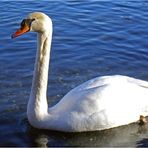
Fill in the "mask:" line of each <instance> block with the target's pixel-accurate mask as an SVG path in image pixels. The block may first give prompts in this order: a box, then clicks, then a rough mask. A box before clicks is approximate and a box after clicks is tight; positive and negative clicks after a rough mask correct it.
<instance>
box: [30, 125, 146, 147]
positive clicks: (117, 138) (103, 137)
mask: <svg viewBox="0 0 148 148" xmlns="http://www.w3.org/2000/svg"><path fill="white" fill-rule="evenodd" d="M147 133H148V125H147V124H146V125H144V126H141V127H139V125H138V124H137V123H133V124H130V125H126V126H122V127H118V128H114V129H109V130H104V131H97V132H85V133H63V132H56V131H45V130H37V129H34V128H32V127H31V128H30V129H29V136H30V137H31V138H32V140H33V143H34V144H33V145H32V146H38V147H50V146H57V147H58V146H83V147H84V146H93V147H95V146H101V147H104V146H107V147H108V146H130V147H131V146H132V147H137V146H140V145H142V140H143V139H147V138H146V137H147V136H148V134H147ZM144 142H145V141H144Z"/></svg>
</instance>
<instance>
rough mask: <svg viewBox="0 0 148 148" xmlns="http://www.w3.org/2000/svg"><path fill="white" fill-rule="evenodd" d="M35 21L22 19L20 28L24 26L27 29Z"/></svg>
mask: <svg viewBox="0 0 148 148" xmlns="http://www.w3.org/2000/svg"><path fill="white" fill-rule="evenodd" d="M33 21H35V19H34V18H33V19H24V20H23V21H22V22H21V27H24V26H25V25H28V26H29V27H30V26H31V23H32V22H33Z"/></svg>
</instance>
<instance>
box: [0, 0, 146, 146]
mask: <svg viewBox="0 0 148 148" xmlns="http://www.w3.org/2000/svg"><path fill="white" fill-rule="evenodd" d="M34 11H42V12H44V13H46V14H47V15H49V16H50V17H51V18H52V20H53V25H54V32H53V41H52V52H51V63H50V71H49V86H48V102H49V106H52V105H54V104H56V103H57V102H58V101H59V100H60V98H62V96H64V94H66V93H67V92H68V91H69V90H70V89H72V88H74V87H75V86H77V85H78V84H80V83H82V82H84V81H86V80H88V79H90V78H93V77H96V76H103V75H112V74H122V75H128V76H132V77H135V78H139V79H143V80H148V2H147V1H146V0H140V1H139V0H135V1H132V0H125V1H123V0H117V1H112V0H100V1H99V0H98V1H97V0H65V1H63V0H50V1H27V2H26V1H1V5H0V28H1V29H0V30H1V31H0V45H1V46H0V115H1V116H0V146H25V147H29V146H148V140H147V139H148V130H147V128H145V129H144V130H142V132H141V130H140V132H139V127H138V126H137V124H131V125H129V126H123V127H119V128H115V129H112V130H106V131H101V132H88V133H75V134H74V133H61V132H55V131H43V130H37V129H34V128H32V127H31V126H30V125H29V123H28V121H27V117H26V106H27V102H28V98H29V93H30V87H31V81H32V72H33V66H34V61H35V52H36V34H35V33H28V34H25V35H23V36H21V37H19V38H17V39H14V40H12V39H11V34H12V33H13V32H14V31H15V30H16V29H17V28H18V27H19V25H20V22H21V21H22V19H24V18H25V16H26V15H27V14H28V13H30V12H34ZM139 99H140V98H139ZM131 105H132V104H131ZM125 109H126V107H125ZM123 118H124V117H123ZM137 120H138V119H137ZM143 131H144V132H143Z"/></svg>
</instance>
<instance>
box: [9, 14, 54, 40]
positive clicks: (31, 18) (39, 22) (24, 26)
mask: <svg viewBox="0 0 148 148" xmlns="http://www.w3.org/2000/svg"><path fill="white" fill-rule="evenodd" d="M51 26H52V21H51V19H50V18H49V17H48V16H47V15H46V14H44V13H42V12H34V13H30V14H29V15H28V16H27V18H25V19H23V21H22V22H21V27H20V29H18V30H17V31H16V32H15V33H14V34H12V38H15V37H18V36H20V35H22V34H24V33H27V32H29V31H33V32H38V33H46V34H49V32H50V31H51V30H50V29H51Z"/></svg>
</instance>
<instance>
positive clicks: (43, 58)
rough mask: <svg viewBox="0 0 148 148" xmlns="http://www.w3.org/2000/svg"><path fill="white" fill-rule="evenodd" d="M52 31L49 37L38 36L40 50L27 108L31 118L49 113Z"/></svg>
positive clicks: (38, 49) (44, 35) (42, 34)
mask: <svg viewBox="0 0 148 148" xmlns="http://www.w3.org/2000/svg"><path fill="white" fill-rule="evenodd" d="M51 38H52V31H51V32H50V33H49V34H48V35H47V34H45V33H39V34H38V48H37V54H36V61H35V69H34V75H33V81H32V88H31V94H30V99H29V103H28V108H27V114H28V116H30V117H29V118H33V117H36V118H41V117H43V116H44V115H46V114H47V113H48V104H47V97H46V93H47V83H48V67H49V60H50V48H51Z"/></svg>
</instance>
